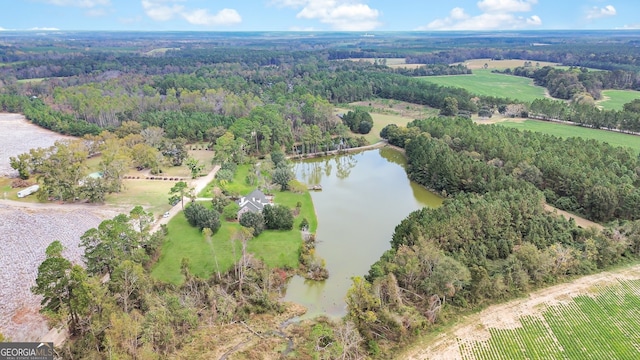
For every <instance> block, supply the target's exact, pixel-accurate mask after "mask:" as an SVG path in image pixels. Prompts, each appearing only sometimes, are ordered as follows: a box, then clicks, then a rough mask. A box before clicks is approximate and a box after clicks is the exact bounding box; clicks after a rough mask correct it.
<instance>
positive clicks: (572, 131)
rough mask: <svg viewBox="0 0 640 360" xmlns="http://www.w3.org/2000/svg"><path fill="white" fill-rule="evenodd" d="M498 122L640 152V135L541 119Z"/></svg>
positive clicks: (522, 128)
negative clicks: (601, 142)
mask: <svg viewBox="0 0 640 360" xmlns="http://www.w3.org/2000/svg"><path fill="white" fill-rule="evenodd" d="M497 124H498V125H500V126H507V127H511V128H516V129H520V130H530V131H537V132H541V133H545V134H550V135H555V136H558V137H562V138H568V137H581V138H584V139H594V140H598V141H603V142H606V143H608V144H610V145H613V146H625V147H629V148H631V149H633V150H634V151H635V152H636V153H640V136H636V135H630V134H623V133H618V132H615V131H606V130H598V129H591V128H587V127H581V126H575V125H566V124H559V123H554V122H550V121H540V120H525V121H518V122H515V121H504V122H500V123H497Z"/></svg>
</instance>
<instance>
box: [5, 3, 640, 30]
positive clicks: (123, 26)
mask: <svg viewBox="0 0 640 360" xmlns="http://www.w3.org/2000/svg"><path fill="white" fill-rule="evenodd" d="M2 2H3V3H4V4H3V6H2V7H0V31H2V30H37V31H43V30H52V31H53V30H131V31H139V30H142V31H363V32H375V31H437V30H480V31H487V30H488V31H490V30H515V29H518V30H534V29H540V30H554V29H640V17H638V14H639V13H640V1H638V0H449V1H442V0H2Z"/></svg>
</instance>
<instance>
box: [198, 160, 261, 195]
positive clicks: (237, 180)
mask: <svg viewBox="0 0 640 360" xmlns="http://www.w3.org/2000/svg"><path fill="white" fill-rule="evenodd" d="M251 168H252V166H251V165H250V164H242V165H238V169H237V170H236V175H235V177H234V178H233V181H231V182H228V183H227V184H226V185H225V188H226V189H227V191H228V192H229V193H231V194H238V195H244V194H248V193H250V192H251V191H253V190H254V189H255V188H256V187H255V185H249V184H247V183H246V182H245V181H244V180H245V178H246V177H247V175H249V171H251ZM219 186H220V182H219V181H218V180H213V181H212V182H211V183H210V184H209V185H207V186H206V187H205V188H204V190H202V191H201V192H200V194H198V197H207V198H209V197H213V192H212V191H213V188H215V187H219Z"/></svg>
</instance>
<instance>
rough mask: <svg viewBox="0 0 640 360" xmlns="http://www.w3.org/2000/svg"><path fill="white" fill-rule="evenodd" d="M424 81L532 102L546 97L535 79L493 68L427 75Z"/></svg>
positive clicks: (479, 93)
mask: <svg viewBox="0 0 640 360" xmlns="http://www.w3.org/2000/svg"><path fill="white" fill-rule="evenodd" d="M421 79H423V80H424V81H428V82H432V83H435V84H438V85H442V86H452V87H460V88H464V89H467V90H468V91H469V92H471V93H472V94H477V95H485V96H496V97H503V98H510V99H516V100H521V101H527V102H532V101H533V100H535V99H540V98H544V90H545V89H544V88H543V87H541V86H536V85H533V80H531V79H528V78H524V77H519V76H512V75H503V74H494V73H492V72H491V70H484V69H482V70H473V74H472V75H452V76H425V77H421Z"/></svg>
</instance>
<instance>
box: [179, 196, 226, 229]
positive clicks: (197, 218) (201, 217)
mask: <svg viewBox="0 0 640 360" xmlns="http://www.w3.org/2000/svg"><path fill="white" fill-rule="evenodd" d="M184 216H185V217H186V218H187V221H188V222H189V224H191V226H195V227H197V228H199V229H200V230H202V229H204V228H209V229H211V231H212V232H213V233H216V232H217V231H218V229H220V215H219V214H218V212H217V211H215V210H213V209H207V208H206V207H204V206H203V205H202V204H198V203H193V204H191V205H189V206H187V207H186V208H185V209H184Z"/></svg>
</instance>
